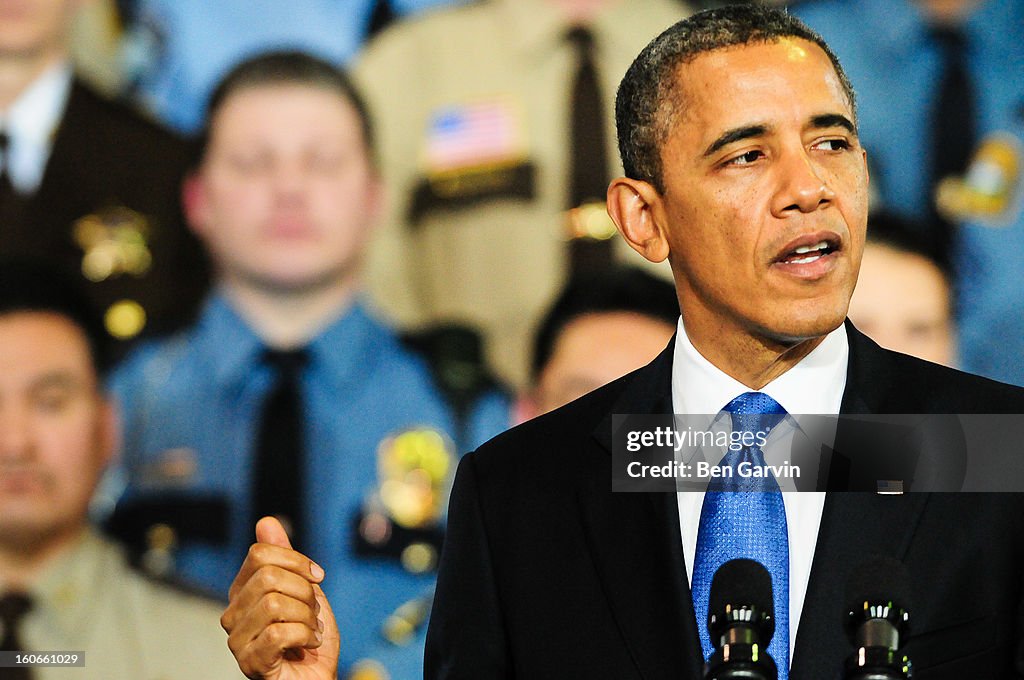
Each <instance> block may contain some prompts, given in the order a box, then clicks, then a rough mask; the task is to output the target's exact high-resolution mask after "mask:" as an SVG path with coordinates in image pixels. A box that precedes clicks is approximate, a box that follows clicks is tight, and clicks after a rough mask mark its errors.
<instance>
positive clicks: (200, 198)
mask: <svg viewBox="0 0 1024 680" xmlns="http://www.w3.org/2000/svg"><path fill="white" fill-rule="evenodd" d="M181 207H182V209H183V210H184V212H185V221H186V222H188V227H189V229H191V230H192V233H194V234H195V235H196V236H199V237H202V235H203V232H204V231H205V225H206V224H207V223H208V222H209V217H210V215H209V202H208V201H207V199H206V187H205V186H203V179H202V178H201V177H200V176H199V171H195V172H190V173H189V174H188V175H186V176H185V179H184V180H183V181H182V183H181Z"/></svg>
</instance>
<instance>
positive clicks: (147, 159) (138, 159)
mask: <svg viewBox="0 0 1024 680" xmlns="http://www.w3.org/2000/svg"><path fill="white" fill-rule="evenodd" d="M189 155H190V150H189V148H188V146H187V144H186V142H185V141H183V140H181V139H179V138H178V137H176V136H174V135H173V134H171V133H170V132H168V131H166V130H164V129H162V128H160V127H158V126H156V125H154V124H152V123H150V122H148V121H146V120H144V119H143V118H142V117H140V116H139V115H138V114H136V113H134V112H133V111H131V110H130V109H128V108H127V107H125V106H123V105H121V104H118V103H116V102H112V101H109V100H107V99H105V98H103V97H101V96H100V95H98V94H97V93H95V92H93V91H92V90H90V89H89V88H88V87H87V86H86V85H84V84H83V83H82V82H80V81H79V80H77V79H76V80H74V81H73V82H72V86H71V93H70V96H69V98H68V103H67V108H66V109H65V112H64V115H63V116H62V118H61V121H60V124H59V125H58V128H57V130H56V131H55V133H54V139H53V147H52V150H51V153H50V158H49V161H48V162H47V165H46V169H45V171H44V173H43V178H42V182H41V184H40V186H39V189H38V190H37V191H36V193H35V194H33V195H32V196H29V197H26V198H25V199H24V200H22V201H19V202H18V203H19V205H17V206H16V209H15V208H12V207H11V206H3V210H2V212H3V217H2V219H0V253H3V254H4V255H16V256H28V257H40V258H43V259H45V260H47V261H49V262H51V263H54V264H55V265H57V266H59V267H60V268H61V269H63V270H65V271H67V272H68V273H69V274H71V275H73V276H75V277H77V278H79V279H83V275H82V258H83V256H84V254H85V249H83V247H82V246H81V245H80V244H79V243H78V241H77V240H76V238H75V223H76V222H77V221H79V220H80V219H81V218H83V217H86V216H90V215H93V216H101V217H107V218H108V222H110V221H111V220H110V219H109V218H110V216H115V215H117V214H119V213H117V210H119V209H124V208H126V209H129V210H131V211H133V213H135V214H137V215H139V216H141V218H142V219H143V220H144V221H145V225H146V231H147V240H148V247H149V251H150V252H151V254H152V265H151V267H150V268H149V270H148V271H147V272H146V273H144V274H142V275H141V276H136V275H132V274H123V275H120V276H113V277H110V278H108V279H106V280H103V281H99V282H85V283H84V286H85V290H86V292H87V293H88V294H89V295H90V297H91V298H92V300H93V302H94V304H95V305H96V306H97V307H98V309H99V311H100V312H103V311H105V310H106V309H107V308H108V307H109V306H110V305H111V304H112V303H114V302H116V301H118V300H122V299H129V300H134V301H136V302H138V303H139V304H141V306H142V307H143V308H144V309H145V310H146V313H147V316H148V323H147V327H146V329H145V330H146V331H168V330H171V329H173V328H175V327H177V326H179V325H181V324H182V323H184V322H185V321H186V320H187V318H188V317H189V315H190V314H191V312H192V311H193V310H194V308H195V306H196V303H197V302H198V300H199V299H200V296H201V295H202V293H203V292H204V290H205V288H206V282H207V279H208V275H207V269H208V267H207V265H206V260H205V257H204V256H203V255H202V250H201V248H200V246H199V244H198V242H197V241H196V239H194V238H193V237H192V235H191V234H190V233H189V232H188V231H187V230H186V228H185V227H184V221H183V219H182V214H181V208H180V205H181V200H180V198H181V178H182V175H183V173H184V171H185V169H186V167H187V165H188V162H189Z"/></svg>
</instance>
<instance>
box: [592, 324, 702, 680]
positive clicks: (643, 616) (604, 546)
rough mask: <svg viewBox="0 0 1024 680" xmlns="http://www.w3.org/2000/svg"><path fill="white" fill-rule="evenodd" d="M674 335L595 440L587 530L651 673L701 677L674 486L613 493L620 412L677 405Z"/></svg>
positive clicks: (627, 630)
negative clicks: (674, 395)
mask: <svg viewBox="0 0 1024 680" xmlns="http://www.w3.org/2000/svg"><path fill="white" fill-rule="evenodd" d="M673 346H674V342H673V343H670V344H669V346H668V348H667V349H666V350H665V351H664V352H662V354H661V355H659V356H658V357H657V358H656V359H655V360H654V361H653V362H652V363H651V364H649V365H648V366H646V367H644V368H642V369H640V370H639V371H637V372H636V373H634V374H633V375H632V376H631V377H630V378H627V380H629V381H630V382H629V384H628V385H627V387H626V388H625V389H624V391H623V393H622V395H621V396H620V397H619V399H618V400H617V401H616V402H615V405H614V406H613V407H612V409H611V410H610V411H609V413H608V414H607V415H606V417H605V419H604V420H603V421H602V423H601V425H600V426H599V427H598V428H597V430H595V432H594V438H593V440H592V442H591V443H590V448H591V449H592V452H593V456H594V458H595V460H596V461H597V464H595V465H594V466H592V470H593V474H591V475H589V477H588V478H587V479H586V480H585V481H584V483H583V484H581V485H580V487H579V491H578V500H579V504H580V514H581V519H582V522H583V529H584V534H585V536H586V540H587V545H588V547H589V549H590V553H591V556H592V558H593V560H594V564H595V566H596V568H597V572H598V575H599V577H600V580H601V584H602V587H603V589H604V593H605V596H606V597H607V599H608V602H609V605H610V607H611V610H612V614H613V616H614V617H615V621H616V623H617V624H618V627H619V630H620V632H621V634H622V637H623V639H624V640H625V642H626V645H627V647H628V648H629V651H630V654H631V656H632V658H633V661H634V663H635V664H636V667H637V668H638V669H639V671H640V674H641V676H642V677H643V678H645V680H690V679H692V680H699V678H700V677H701V665H702V657H701V654H700V643H699V641H698V637H697V629H696V627H695V621H694V613H693V602H692V600H691V597H690V589H689V587H688V585H687V583H686V565H685V563H684V560H683V549H682V539H681V537H680V533H679V513H678V510H677V505H676V497H675V494H672V493H612V491H611V462H612V461H611V455H610V453H611V442H612V421H611V418H612V415H613V414H616V413H619V414H632V413H644V414H646V413H665V414H669V413H671V412H672V404H671V396H670V395H671V378H672V348H673Z"/></svg>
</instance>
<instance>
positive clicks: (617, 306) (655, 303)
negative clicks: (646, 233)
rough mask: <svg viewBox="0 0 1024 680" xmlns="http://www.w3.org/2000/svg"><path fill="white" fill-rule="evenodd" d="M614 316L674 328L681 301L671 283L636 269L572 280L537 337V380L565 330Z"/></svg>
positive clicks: (622, 269)
mask: <svg viewBox="0 0 1024 680" xmlns="http://www.w3.org/2000/svg"><path fill="white" fill-rule="evenodd" d="M612 312H632V313H635V314H642V315H643V316H648V317H651V318H652V319H657V320H659V321H665V322H667V323H669V324H671V325H673V326H674V325H675V324H676V322H677V321H678V319H679V300H678V299H677V298H676V289H675V288H674V287H673V286H672V284H671V283H669V282H668V281H666V280H664V279H660V278H658V277H656V276H654V275H652V274H649V273H648V272H646V271H644V270H642V269H638V268H636V267H616V268H614V269H612V270H611V271H606V272H601V273H600V274H590V275H587V276H577V277H575V278H573V279H571V280H570V281H569V282H568V284H566V286H565V288H563V289H562V292H561V293H560V294H559V296H558V298H557V299H556V300H555V302H554V304H553V305H552V306H551V307H550V309H549V310H548V312H547V314H545V315H544V318H543V319H542V320H541V323H540V328H539V329H538V330H537V334H536V335H535V336H534V342H533V364H532V371H533V378H534V380H536V379H537V377H538V376H540V374H541V372H542V371H543V370H544V367H545V366H547V363H548V361H550V360H551V355H552V353H553V352H554V349H555V343H557V342H558V338H559V337H560V336H561V334H562V331H563V330H565V327H566V326H568V325H569V324H570V323H571V322H572V321H574V320H575V319H577V318H579V317H581V316H584V315H586V314H606V313H612Z"/></svg>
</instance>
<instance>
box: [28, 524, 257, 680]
mask: <svg viewBox="0 0 1024 680" xmlns="http://www.w3.org/2000/svg"><path fill="white" fill-rule="evenodd" d="M31 595H32V597H33V599H34V605H33V608H32V610H31V611H29V613H27V614H26V615H25V619H24V621H23V622H22V624H21V634H20V637H21V639H22V642H23V644H24V645H25V646H26V647H27V648H28V649H30V650H36V651H84V652H85V667H79V668H71V667H68V668H56V667H36V668H33V671H32V672H33V674H34V675H33V677H34V678H36V679H37V680H65V679H66V680H172V679H178V678H203V679H204V680H221V679H222V678H230V679H232V680H233V679H235V678H242V677H243V676H242V673H241V671H240V670H239V669H238V665H237V664H236V663H235V660H234V657H232V656H231V652H230V651H229V650H228V646H227V635H226V634H225V633H224V631H223V630H222V629H221V627H220V615H221V613H222V611H223V608H222V607H221V606H220V605H219V604H218V603H216V602H215V601H212V600H206V599H203V598H199V597H196V596H194V595H190V594H187V593H185V592H184V591H178V590H176V589H174V588H171V587H168V586H165V585H162V584H158V583H156V582H154V581H151V580H149V579H147V578H145V577H144V576H142V575H140V574H138V573H136V572H135V571H133V570H132V569H130V568H129V566H128V564H127V563H126V561H125V559H124V556H123V555H122V553H121V550H120V548H118V547H117V546H116V545H115V544H114V543H111V542H110V541H108V540H106V539H104V538H101V537H100V536H99V535H97V534H95V533H93V532H88V533H86V534H85V535H84V536H83V537H82V539H81V540H80V541H79V542H78V544H77V545H76V546H75V547H74V549H73V550H71V551H70V552H69V553H68V554H66V555H63V556H61V557H60V558H59V559H58V561H57V562H56V563H54V564H53V565H51V566H49V567H47V569H46V570H45V572H44V573H43V574H42V575H41V578H40V579H39V581H37V582H36V583H35V584H34V586H33V588H32V592H31Z"/></svg>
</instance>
